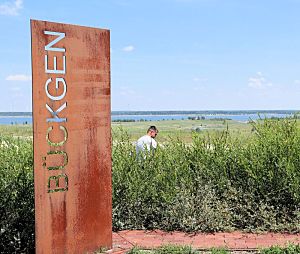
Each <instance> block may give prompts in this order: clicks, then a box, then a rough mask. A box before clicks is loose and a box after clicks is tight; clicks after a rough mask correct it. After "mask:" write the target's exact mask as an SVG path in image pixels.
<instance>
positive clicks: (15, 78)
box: [5, 74, 31, 81]
mask: <svg viewBox="0 0 300 254" xmlns="http://www.w3.org/2000/svg"><path fill="white" fill-rule="evenodd" d="M5 80H8V81H30V80H31V76H29V75H24V74H16V75H9V76H7V77H6V79H5Z"/></svg>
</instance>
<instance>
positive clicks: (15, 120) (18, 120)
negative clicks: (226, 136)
mask: <svg viewBox="0 0 300 254" xmlns="http://www.w3.org/2000/svg"><path fill="white" fill-rule="evenodd" d="M287 116H291V115H289V114H274V113H272V114H271V113H267V114H261V115H260V117H261V118H271V117H280V118H283V117H287ZM189 117H205V119H214V118H219V119H220V118H226V119H232V120H235V121H239V122H247V121H249V120H250V119H252V120H257V119H258V118H259V115H258V114H236V115H234V114H230V115H229V114H218V115H213V114H199V115H195V114H190V115H188V114H178V115H149V114H148V115H147V114H145V115H112V120H113V121H117V120H134V121H141V120H143V121H163V120H185V119H188V118H189ZM0 124H8V125H13V124H32V117H30V116H26V117H25V116H24V117H22V116H21V117H16V116H14V117H8V116H0Z"/></svg>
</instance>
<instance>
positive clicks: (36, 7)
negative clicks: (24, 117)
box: [0, 0, 300, 111]
mask: <svg viewBox="0 0 300 254" xmlns="http://www.w3.org/2000/svg"><path fill="white" fill-rule="evenodd" d="M299 10H300V0H152V1H141V0H139V1H138V0H132V1H131V0H90V1H74V0H73V1H69V0H65V1H62V0H60V1H58V0H52V1H48V0H46V1H33V0H4V1H3V0H0V30H1V35H0V36H1V37H0V38H1V40H0V56H1V60H0V89H1V92H0V111H31V78H30V77H31V56H30V25H29V21H30V19H40V20H48V21H54V22H63V23H70V24H78V25H84V26H93V27H99V28H108V29H110V30H111V68H112V70H111V74H112V76H111V81H112V83H111V85H112V110H209V109H224V110H229V109H231V110H234V109H300V15H299Z"/></svg>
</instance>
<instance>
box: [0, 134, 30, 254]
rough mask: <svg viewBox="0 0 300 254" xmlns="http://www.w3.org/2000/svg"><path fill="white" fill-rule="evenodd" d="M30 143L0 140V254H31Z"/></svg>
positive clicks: (1, 137)
mask: <svg viewBox="0 0 300 254" xmlns="http://www.w3.org/2000/svg"><path fill="white" fill-rule="evenodd" d="M32 165H33V156H32V143H31V141H28V140H27V141H26V140H21V139H15V138H10V137H3V136H0V230H1V231H0V252H1V253H33V252H34V187H33V169H32Z"/></svg>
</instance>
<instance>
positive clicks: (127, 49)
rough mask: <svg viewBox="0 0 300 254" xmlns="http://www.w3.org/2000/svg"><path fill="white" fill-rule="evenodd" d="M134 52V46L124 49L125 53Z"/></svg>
mask: <svg viewBox="0 0 300 254" xmlns="http://www.w3.org/2000/svg"><path fill="white" fill-rule="evenodd" d="M133 50H134V46H132V45H129V46H126V47H124V48H123V51H125V52H131V51H133Z"/></svg>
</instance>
